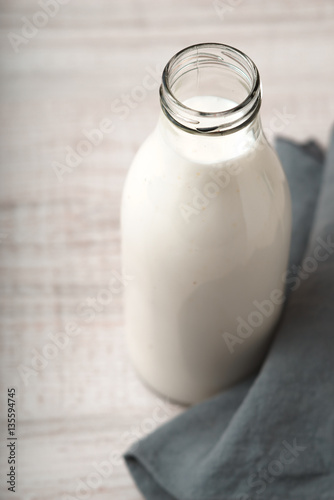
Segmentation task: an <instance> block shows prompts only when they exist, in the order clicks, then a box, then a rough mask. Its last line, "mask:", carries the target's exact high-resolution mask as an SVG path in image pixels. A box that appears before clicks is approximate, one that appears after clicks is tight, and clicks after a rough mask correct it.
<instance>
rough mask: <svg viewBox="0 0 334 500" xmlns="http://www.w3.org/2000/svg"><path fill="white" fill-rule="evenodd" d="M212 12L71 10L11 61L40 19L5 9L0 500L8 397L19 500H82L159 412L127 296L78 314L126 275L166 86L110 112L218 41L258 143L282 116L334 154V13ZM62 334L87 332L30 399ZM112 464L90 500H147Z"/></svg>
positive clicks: (312, 3) (266, 8) (289, 132)
mask: <svg viewBox="0 0 334 500" xmlns="http://www.w3.org/2000/svg"><path fill="white" fill-rule="evenodd" d="M214 5H215V4H214V3H212V2H206V1H204V0H203V1H200V0H195V1H191V2H190V0H187V1H182V2H180V1H176V0H168V1H166V2H153V0H140V1H135V0H132V1H130V0H127V1H122V2H121V1H112V2H111V1H107V0H95V1H94V2H88V1H86V0H81V1H79V0H70V1H69V2H68V3H67V4H66V5H62V6H60V7H59V11H58V12H57V13H56V14H55V15H54V17H50V18H49V19H48V21H47V23H46V25H45V26H44V27H41V28H40V29H39V30H38V33H37V34H36V35H35V36H33V37H31V38H30V39H28V40H27V43H24V44H21V45H20V46H19V47H18V53H15V51H14V49H13V47H12V46H11V43H10V40H9V38H8V35H9V34H10V33H16V34H22V31H21V30H22V24H23V21H22V17H24V16H25V17H27V18H28V19H30V20H31V19H33V17H34V16H35V15H36V12H38V11H40V10H41V7H40V5H39V3H38V2H37V1H34V0H29V1H28V0H26V1H25V2H22V1H18V0H11V2H6V3H5V2H3V3H2V5H1V19H2V23H1V30H0V35H1V46H0V54H1V73H2V78H1V89H0V90H1V106H0V110H1V111H0V112H1V186H0V197H1V198H0V204H1V212H0V259H1V262H0V270H1V285H0V308H1V390H0V401H1V418H2V420H1V422H2V424H1V425H2V432H1V436H2V446H1V451H0V458H1V462H0V463H1V475H2V477H1V478H0V481H1V488H2V490H1V491H2V493H1V498H14V496H13V495H11V494H9V493H8V492H7V490H6V485H5V473H4V472H5V471H7V463H6V460H7V458H6V449H5V442H4V440H5V438H6V413H5V408H6V394H7V387H11V386H13V385H14V386H15V387H16V388H17V416H18V431H17V432H18V437H19V444H18V461H19V464H18V483H17V486H18V488H17V490H18V493H17V494H16V496H15V498H19V499H24V500H28V499H29V500H33V499H34V500H54V499H62V500H64V499H65V498H68V496H69V495H72V497H69V498H72V499H73V497H74V498H75V496H76V495H77V498H80V495H79V493H80V492H79V493H78V491H79V490H77V488H78V485H80V484H82V483H80V480H81V481H84V482H85V484H87V481H89V477H90V474H92V473H93V472H94V471H95V469H94V465H93V463H98V464H100V463H101V462H102V461H106V460H109V458H110V456H111V454H112V453H116V455H117V454H118V455H119V454H120V453H121V452H122V451H124V449H126V447H127V446H128V444H129V438H125V437H124V436H125V434H124V433H126V432H128V433H129V432H130V433H132V434H133V436H135V435H139V434H140V435H143V434H144V433H145V432H148V431H149V430H150V425H151V424H152V419H153V420H154V417H153V415H154V410H155V408H157V407H158V406H159V404H161V401H160V400H159V399H158V398H157V397H156V396H155V395H153V394H151V393H150V392H149V391H148V390H147V389H146V388H145V387H144V386H143V385H142V384H141V383H140V382H139V380H138V379H137V377H136V375H135V374H134V373H133V370H132V368H131V366H130V364H129V361H128V359H127V355H126V351H125V348H124V340H123V318H122V300H121V295H120V294H114V296H113V298H112V301H111V303H110V304H108V305H106V306H105V307H103V309H102V310H101V311H99V312H97V313H96V315H95V318H94V320H93V321H91V322H90V323H89V324H85V322H84V321H83V319H82V318H80V317H79V316H78V312H77V308H78V305H79V304H81V303H82V302H84V301H85V300H86V299H87V298H89V297H93V298H94V297H97V295H98V294H99V293H100V292H101V290H102V289H104V288H105V287H106V286H107V284H108V281H109V280H110V278H111V277H112V273H113V272H114V271H119V270H120V256H119V249H120V231H119V204H120V197H121V191H122V186H123V183H124V179H125V175H126V172H127V169H128V167H129V164H130V162H131V159H132V158H133V155H134V153H135V151H136V150H137V148H138V146H139V145H140V143H141V142H142V140H143V139H144V138H145V136H146V135H147V134H148V132H149V131H150V130H151V129H152V127H153V126H154V124H155V122H156V119H157V114H158V111H159V102H158V90H157V84H156V86H155V88H154V89H152V90H147V91H146V93H145V96H144V97H143V100H142V101H141V102H138V101H135V102H134V105H133V107H132V108H131V109H130V108H129V109H128V112H127V116H123V115H121V114H120V113H119V112H115V110H112V106H113V105H115V100H117V99H122V98H123V97H124V95H127V94H131V92H139V91H138V90H137V91H135V90H134V89H135V88H136V87H138V86H139V87H142V86H143V81H144V78H145V76H146V75H147V74H149V73H152V72H153V73H154V72H156V71H157V69H156V68H157V67H158V68H162V67H163V65H164V64H165V63H166V61H167V60H168V59H169V58H170V57H171V56H172V55H173V54H174V53H175V52H176V51H178V50H180V49H181V48H183V47H185V46H187V45H191V44H193V43H196V42H204V41H221V42H223V43H228V44H230V45H233V46H236V47H238V48H240V49H241V50H244V51H245V52H246V53H247V54H249V55H250V56H251V57H252V58H253V59H254V60H255V62H256V63H257V65H258V67H259V70H260V73H261V76H262V82H263V89H264V101H263V109H262V117H263V123H264V126H265V127H267V128H268V127H270V123H271V122H270V120H271V117H272V116H273V113H274V110H281V111H283V110H284V109H285V110H286V111H287V112H288V113H290V114H291V115H293V119H291V121H290V122H289V124H287V125H286V126H285V127H284V128H283V130H282V131H281V133H282V134H283V135H286V136H290V137H293V138H295V139H297V140H305V139H307V138H309V137H315V138H316V139H318V140H319V141H320V142H321V143H322V144H323V145H325V144H326V141H327V136H328V132H329V127H330V125H331V122H332V120H333V115H334V99H333V88H334V85H333V83H334V68H333V48H334V7H333V2H332V1H331V0H324V1H323V2H317V1H316V0H307V1H303V2H301V1H292V0H283V1H273V2H270V3H269V2H266V1H265V0H254V1H246V0H245V1H240V2H229V1H227V0H226V2H223V1H221V2H220V3H219V5H220V8H222V7H224V11H223V12H224V15H223V16H219V15H218V13H217V9H216V10H215V8H214ZM216 5H217V4H216ZM231 5H235V7H231ZM226 6H227V7H226ZM220 12H221V13H222V10H220ZM153 86H154V85H153ZM138 95H139V94H138ZM104 119H109V120H111V121H112V123H113V131H112V132H110V133H106V134H104V136H103V141H102V142H101V144H99V145H98V146H96V147H94V148H93V149H92V151H91V153H90V154H89V155H88V156H87V157H85V158H84V159H83V160H82V162H81V163H80V165H78V166H77V167H76V168H75V169H73V172H71V173H66V174H64V176H63V182H59V181H58V178H57V176H56V174H55V171H54V170H53V167H52V165H53V162H55V161H56V162H60V163H62V162H63V161H64V158H65V154H66V148H67V147H73V148H75V147H76V146H77V145H78V143H79V142H80V141H81V140H82V139H84V132H83V131H84V130H86V131H91V130H92V129H93V128H95V127H97V126H98V125H99V124H100V123H101V121H102V120H104ZM69 321H76V322H78V323H80V325H82V326H83V331H82V332H81V333H80V334H78V335H77V336H76V337H73V338H72V339H71V341H70V342H69V344H68V345H67V346H66V347H65V348H64V349H60V348H59V349H58V352H57V354H56V355H55V357H54V359H49V360H48V361H47V365H46V366H45V367H43V369H39V370H38V371H36V373H35V374H34V375H31V376H29V377H28V381H27V384H24V382H23V379H22V377H21V376H20V374H19V371H18V367H19V366H20V365H24V366H26V367H31V366H32V359H33V356H34V353H35V354H36V351H34V350H37V351H38V352H39V353H41V352H42V351H43V349H45V346H46V345H47V344H49V343H50V337H49V334H50V333H53V334H56V333H59V332H63V331H64V328H65V325H66V324H68V322H69ZM180 411H182V408H180V407H177V406H175V405H172V404H169V403H165V404H164V406H163V408H162V409H161V412H160V414H161V415H163V419H165V420H168V419H169V418H171V417H172V416H173V415H176V414H177V413H179V412H180ZM150 422H151V424H150ZM138 429H139V430H138ZM108 457H109V458H108ZM115 462H117V463H116V464H115V465H114V466H113V470H112V472H111V473H110V474H109V475H108V477H106V478H105V479H103V481H102V482H101V484H99V485H98V486H97V487H95V486H96V485H95V486H94V487H90V489H89V491H88V493H87V495H86V498H92V499H96V500H104V499H108V500H110V499H122V500H139V499H140V498H142V497H141V495H140V493H139V492H138V491H137V489H136V487H135V486H134V484H133V482H132V480H131V478H130V476H129V475H128V473H127V471H126V469H125V466H124V465H123V463H119V461H117V460H116V459H115ZM92 478H93V476H91V480H92V481H93V479H92ZM81 493H82V492H81ZM82 494H83V493H82Z"/></svg>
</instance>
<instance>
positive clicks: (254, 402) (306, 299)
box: [125, 134, 334, 500]
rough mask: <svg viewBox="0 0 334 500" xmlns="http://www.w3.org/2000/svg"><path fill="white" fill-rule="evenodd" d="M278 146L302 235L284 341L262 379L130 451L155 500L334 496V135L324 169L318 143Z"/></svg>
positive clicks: (295, 250)
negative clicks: (299, 268)
mask: <svg viewBox="0 0 334 500" xmlns="http://www.w3.org/2000/svg"><path fill="white" fill-rule="evenodd" d="M277 150H278V153H279V156H280V158H281V161H282V163H283V166H284V169H285V172H286V175H287V178H288V181H289V185H290V190H291V196H292V203H293V237H292V247H291V255H290V264H289V270H290V273H289V275H288V277H289V279H288V281H289V285H290V286H289V289H290V295H289V299H288V303H287V306H286V307H285V310H284V313H283V315H282V318H281V321H280V323H279V325H278V328H277V332H276V336H275V339H274V341H273V343H272V346H271V348H270V351H269V353H268V355H267V357H266V360H265V362H264V363H263V366H262V368H261V371H260V373H259V374H258V375H257V376H256V377H254V378H252V379H251V380H247V381H245V382H243V383H241V384H239V385H237V386H235V387H233V388H232V389H230V390H228V391H225V392H223V393H222V394H219V395H218V396H216V397H215V398H213V399H210V400H208V401H205V402H203V403H201V404H198V405H196V406H194V407H192V408H191V409H189V410H187V411H185V412H184V413H183V414H181V415H180V416H178V417H177V418H175V419H174V420H172V421H171V422H169V423H167V424H165V425H163V426H162V427H160V428H159V429H158V430H156V431H155V432H154V433H152V434H151V435H149V436H148V437H146V438H145V439H143V440H141V441H139V442H138V443H136V444H135V445H134V446H133V447H132V448H131V449H130V450H129V451H128V452H127V453H126V455H125V460H126V464H127V466H128V468H129V470H130V472H131V474H132V476H133V478H134V479H135V481H136V483H137V485H138V487H139V489H140V490H141V491H142V493H143V494H144V496H145V498H146V499H147V500H260V499H261V500H290V499H291V500H325V499H326V500H333V499H334V134H333V137H332V141H331V144H330V148H329V152H328V155H327V158H326V161H325V166H324V172H323V173H322V164H323V157H322V153H321V150H320V149H319V148H318V147H317V146H316V144H314V143H312V142H311V143H307V144H305V145H302V146H298V145H297V144H294V143H292V142H289V141H286V140H282V139H280V140H278V142H277ZM322 177H323V178H322ZM319 186H320V194H319V196H318V193H319ZM317 198H318V199H317ZM312 221H313V224H312ZM311 226H312V227H311ZM307 242H308V243H307ZM306 245H307V246H306ZM305 247H306V252H305ZM303 256H304V258H303ZM301 261H302V266H303V268H302V269H301V270H298V268H297V266H298V265H299V264H300V263H301ZM294 266H295V267H294Z"/></svg>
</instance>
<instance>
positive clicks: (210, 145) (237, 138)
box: [157, 113, 265, 165]
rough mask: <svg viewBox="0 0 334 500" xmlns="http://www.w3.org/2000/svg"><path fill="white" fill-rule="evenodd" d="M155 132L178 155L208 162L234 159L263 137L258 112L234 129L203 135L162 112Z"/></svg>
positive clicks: (192, 160)
mask: <svg viewBox="0 0 334 500" xmlns="http://www.w3.org/2000/svg"><path fill="white" fill-rule="evenodd" d="M157 133H158V134H159V136H160V137H161V138H162V139H163V141H164V142H165V143H166V144H167V146H168V147H169V148H170V149H171V150H173V151H174V152H175V153H177V155H178V156H180V157H182V158H184V159H185V160H187V161H191V162H194V163H201V164H208V165H209V164H214V163H222V162H228V161H231V160H232V161H233V160H236V159H237V158H238V157H243V156H244V155H247V154H250V153H252V152H253V151H254V150H255V149H256V148H257V147H258V146H259V145H260V144H262V143H263V141H264V140H265V139H264V136H263V130H262V125H261V119H260V116H259V115H256V116H255V117H254V118H253V120H252V121H251V122H250V123H249V124H248V125H246V126H245V127H242V128H240V129H239V130H237V131H235V132H233V133H230V134H226V135H206V134H192V133H189V132H188V131H187V130H184V129H183V128H180V127H178V126H177V125H175V124H174V123H173V122H172V121H171V120H169V119H168V118H167V117H166V115H165V114H164V113H161V115H160V119H159V122H158V126H157Z"/></svg>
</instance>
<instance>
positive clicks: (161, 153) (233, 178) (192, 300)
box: [121, 43, 291, 403]
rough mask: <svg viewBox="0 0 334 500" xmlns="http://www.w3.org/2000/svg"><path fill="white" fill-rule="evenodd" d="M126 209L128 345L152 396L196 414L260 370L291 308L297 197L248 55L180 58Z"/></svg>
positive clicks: (138, 160)
mask: <svg viewBox="0 0 334 500" xmlns="http://www.w3.org/2000/svg"><path fill="white" fill-rule="evenodd" d="M160 102H161V109H162V112H161V115H160V118H159V120H158V124H157V127H156V128H155V130H154V131H153V133H151V135H149V137H148V138H147V139H146V141H145V142H144V143H143V145H142V146H141V148H140V150H139V151H138V153H137V155H136V157H135V159H134V161H133V163H132V166H131V168H130V171H129V173H128V176H127V179H126V184H125V188H124V193H123V201H122V217H121V223H122V260H123V268H124V271H125V272H126V273H129V274H130V275H132V276H133V279H132V280H131V281H130V283H129V284H128V285H127V287H126V289H125V319H126V336H127V344H128V349H129V353H130V357H131V359H132V362H133V364H134V366H135V368H136V370H137V372H138V373H139V375H140V376H141V378H142V379H143V380H144V381H145V382H147V384H148V385H149V386H151V387H152V388H153V389H155V390H156V391H157V392H159V393H161V394H163V395H165V396H167V397H168V398H171V399H173V400H175V401H179V402H182V403H195V402H198V401H201V400H203V399H205V398H207V397H210V396H212V395H214V394H215V393H217V392H218V391H221V390H223V389H225V388H227V387H230V386H232V385H233V384H235V383H237V382H238V381H240V380H242V379H243V378H245V377H246V376H248V375H250V374H251V373H253V372H254V371H255V370H256V369H257V368H258V367H259V364H260V363H261V361H262V359H263V356H264V354H265V352H266V349H267V347H268V343H269V341H270V336H271V332H272V331H273V327H274V325H275V323H276V321H277V319H278V316H279V313H280V311H281V308H282V302H283V291H284V281H283V279H282V276H283V275H284V272H285V271H286V266H287V261H288V252H289V245H290V232H291V206H290V194H289V189H288V185H287V182H286V178H285V175H284V172H283V170H282V167H281V165H280V162H279V160H278V158H277V155H276V153H275V152H274V150H273V149H272V148H271V146H270V145H269V143H268V142H267V140H266V138H265V136H264V133H263V129H262V126H261V121H260V116H259V109H260V106H261V83H260V77H259V73H258V70H257V68H256V66H255V64H254V63H253V62H252V60H251V59H250V58H249V57H248V56H246V55H245V54H244V53H242V52H240V51H239V50H237V49H235V48H233V47H230V46H227V45H222V44H217V43H205V44H199V45H194V46H191V47H188V48H186V49H184V50H182V51H181V52H179V53H177V54H176V55H175V56H174V57H172V59H171V60H170V61H169V62H168V64H167V65H166V67H165V69H164V71H163V75H162V84H161V87H160Z"/></svg>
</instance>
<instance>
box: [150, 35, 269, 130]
mask: <svg viewBox="0 0 334 500" xmlns="http://www.w3.org/2000/svg"><path fill="white" fill-rule="evenodd" d="M160 102H161V108H162V110H163V112H164V113H165V115H166V116H167V118H168V119H169V120H171V121H172V122H173V123H174V124H175V125H176V126H178V127H181V128H182V129H184V130H186V131H188V132H191V133H197V134H209V135H223V134H229V133H232V132H235V131H236V130H239V129H241V128H243V127H245V126H246V125H248V124H249V123H250V122H251V121H252V120H253V119H254V118H255V116H256V115H257V113H258V111H259V109H260V106H261V83H260V76H259V72H258V69H257V67H256V66H255V64H254V63H253V61H252V60H251V59H250V58H249V57H248V56H247V55H246V54H244V53H243V52H241V51H240V50H237V49H235V48H233V47H230V46H229V45H224V44H219V43H202V44H198V45H192V46H191V47H187V48H186V49H184V50H182V51H180V52H178V53H177V54H176V55H175V56H174V57H172V59H170V61H169V62H168V63H167V65H166V67H165V69H164V71H163V74H162V84H161V87H160Z"/></svg>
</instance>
